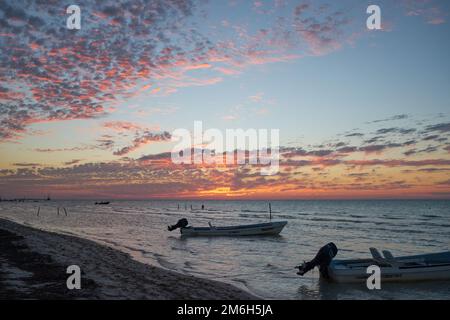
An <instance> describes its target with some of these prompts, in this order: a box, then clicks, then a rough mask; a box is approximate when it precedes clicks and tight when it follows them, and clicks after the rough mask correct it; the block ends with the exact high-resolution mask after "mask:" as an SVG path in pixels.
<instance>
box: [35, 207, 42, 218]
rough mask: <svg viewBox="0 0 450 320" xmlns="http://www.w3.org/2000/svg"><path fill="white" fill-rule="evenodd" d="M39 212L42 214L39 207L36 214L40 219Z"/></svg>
mask: <svg viewBox="0 0 450 320" xmlns="http://www.w3.org/2000/svg"><path fill="white" fill-rule="evenodd" d="M39 212H41V207H38V212H37V214H36V216H38V217H39Z"/></svg>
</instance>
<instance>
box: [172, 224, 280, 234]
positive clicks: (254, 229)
mask: <svg viewBox="0 0 450 320" xmlns="http://www.w3.org/2000/svg"><path fill="white" fill-rule="evenodd" d="M286 224H287V222H286V221H279V222H269V223H260V224H252V225H244V226H230V227H212V228H211V227H201V228H195V227H187V228H181V229H180V232H181V234H182V235H183V236H191V237H198V236H206V237H213V236H216V237H224V236H260V235H272V236H273V235H278V234H279V233H280V232H281V230H283V228H284V227H285V226H286Z"/></svg>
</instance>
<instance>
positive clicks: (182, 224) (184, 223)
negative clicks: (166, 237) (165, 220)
mask: <svg viewBox="0 0 450 320" xmlns="http://www.w3.org/2000/svg"><path fill="white" fill-rule="evenodd" d="M188 224H189V222H188V221H187V219H185V218H183V219H180V220H178V222H177V224H174V225H173V226H168V227H167V229H169V231H173V230H175V229H178V228H185V227H187V225H188Z"/></svg>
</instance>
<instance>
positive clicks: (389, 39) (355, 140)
mask: <svg viewBox="0 0 450 320" xmlns="http://www.w3.org/2000/svg"><path fill="white" fill-rule="evenodd" d="M72 4H77V5H78V6H79V7H80V9H81V29H80V30H68V29H67V27H66V20H67V18H68V17H69V15H68V14H67V13H66V8H67V7H68V6H69V5H72ZM371 4H376V5H378V6H379V7H380V9H381V24H382V28H381V30H369V29H368V28H367V27H366V20H367V18H368V17H369V14H367V13H366V9H367V7H368V6H369V5H371ZM449 9H450V2H448V1H444V0H417V1H413V0H400V1H375V2H372V1H371V2H369V1H360V0H342V1H300V0H295V1H294V0H268V1H262V0H261V1H244V0H224V1H212V0H209V1H208V0H199V1H194V0H168V1H167V0H164V1H162V0H154V1H143V0H137V1H125V0H121V1H120V0H116V1H92V0H90V1H87V0H85V1H51V0H47V1H40V0H35V1H21V0H15V1H9V0H6V1H2V2H0V58H1V59H0V155H1V156H0V197H2V198H3V199H5V198H21V197H46V195H47V194H51V196H52V197H53V198H60V199H72V198H76V199H85V198H89V199H91V198H92V199H94V198H95V199H100V198H101V199H160V198H165V199H166V198H172V199H173V198H183V199H360V198H371V199H372V198H373V199H377V198H383V199H384V198H402V199H403V198H408V199H417V198H427V199H428V198H431V199H449V198H450V140H449V138H450V112H449V111H450V62H449V60H448V57H449V56H450V42H449V41H448V39H450V26H449V19H450V17H449V13H450V10H449ZM194 121H202V123H203V127H204V129H208V128H217V129H219V130H222V131H223V132H225V130H226V129H237V128H242V129H251V128H252V129H279V131H280V146H281V147H280V170H279V172H278V174H275V175H272V176H262V175H261V174H260V173H259V168H258V165H250V164H246V165H236V164H227V165H204V164H174V163H173V162H172V161H171V158H170V151H171V150H172V148H173V147H174V142H173V141H171V135H172V134H171V133H172V132H173V131H174V130H176V129H179V128H185V129H188V130H193V127H194Z"/></svg>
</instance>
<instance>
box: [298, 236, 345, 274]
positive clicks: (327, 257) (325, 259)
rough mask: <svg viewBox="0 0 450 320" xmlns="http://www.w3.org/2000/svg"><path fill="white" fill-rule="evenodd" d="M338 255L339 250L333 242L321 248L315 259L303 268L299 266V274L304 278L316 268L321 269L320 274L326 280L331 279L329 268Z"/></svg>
mask: <svg viewBox="0 0 450 320" xmlns="http://www.w3.org/2000/svg"><path fill="white" fill-rule="evenodd" d="M337 253H338V248H337V247H336V245H335V244H334V243H333V242H330V243H328V244H327V245H325V246H323V247H322V248H320V250H319V252H317V254H316V256H315V257H314V259H312V260H311V261H309V262H305V263H304V264H302V265H301V266H298V267H296V268H298V272H297V274H298V275H300V276H303V275H304V274H305V273H307V272H308V271H310V270H311V269H314V267H317V266H318V267H319V271H320V274H321V275H322V276H323V277H324V278H325V279H329V275H328V266H329V265H330V263H331V260H333V258H334V257H335V256H336V254H337Z"/></svg>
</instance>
